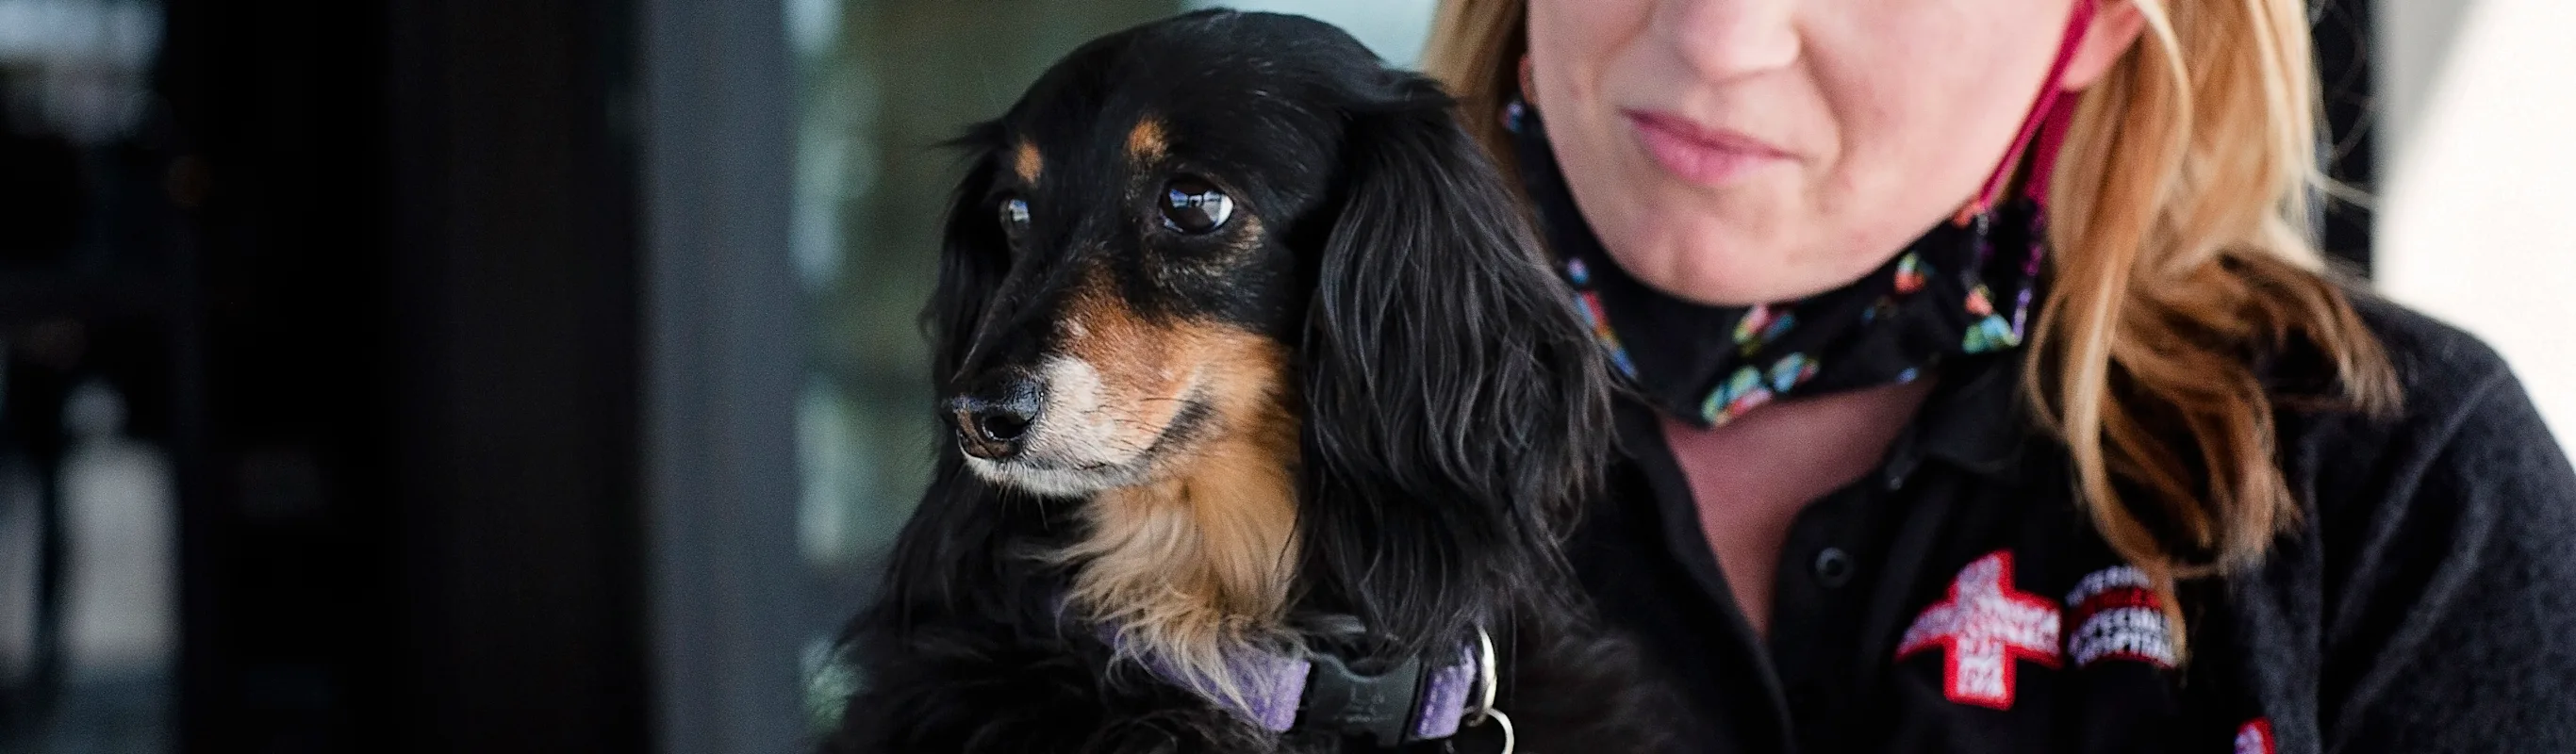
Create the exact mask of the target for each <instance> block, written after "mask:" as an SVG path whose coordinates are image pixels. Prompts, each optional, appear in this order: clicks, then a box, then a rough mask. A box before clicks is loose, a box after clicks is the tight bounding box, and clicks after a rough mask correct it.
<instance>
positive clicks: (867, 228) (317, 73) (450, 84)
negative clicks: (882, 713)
mask: <svg viewBox="0 0 2576 754" xmlns="http://www.w3.org/2000/svg"><path fill="white" fill-rule="evenodd" d="M778 2H779V0H747V1H719V0H557V1H554V2H525V1H524V0H514V1H501V0H389V1H387V2H370V1H367V0H235V1H234V2H226V3H216V2H209V1H208V0H0V754H15V753H17V752H31V753H32V752H176V751H187V752H263V753H265V752H340V751H360V750H364V751H422V752H427V751H441V752H445V751H457V752H466V751H471V752H519V751H527V752H539V751H543V752H556V753H560V752H643V751H658V752H674V753H679V752H687V753H699V752H710V753H712V752H776V751H783V750H789V749H792V748H793V746H794V744H795V742H796V741H798V740H799V739H800V738H801V737H802V736H804V735H805V733H806V731H807V730H809V728H810V727H811V726H814V725H817V724H820V723H822V722H824V721H826V720H827V719H828V714H829V711H830V709H829V707H830V705H829V704H828V703H818V700H829V699H831V698H833V696H834V695H835V694H836V693H838V692H839V691H840V690H842V689H846V688H847V686H848V684H849V683H850V679H848V678H846V677H841V676H838V675H835V674H833V673H831V672H827V668H828V667H829V666H828V664H827V663H825V662H824V661H823V660H824V655H823V648H824V647H825V646H826V644H827V643H828V641H829V639H830V638H831V637H832V635H833V634H834V632H835V631H836V630H837V629H838V627H839V624H840V622H841V621H842V620H844V619H845V618H846V617H847V616H848V615H849V614H850V613H851V612H852V611H853V610H854V609H856V608H857V607H858V606H859V605H860V604H862V603H863V602H864V601H865V600H867V599H868V596H869V589H870V582H871V580H872V578H873V572H874V571H873V569H874V565H875V564H876V563H877V562H878V561H879V560H880V559H881V557H882V555H883V553H884V551H885V548H886V547H887V545H888V542H889V540H890V539H891V537H892V535H893V533H894V532H895V530H896V528H897V526H898V525H899V524H900V522H901V521H902V519H903V517H904V516H905V515H906V514H907V513H908V511H909V508H910V506H911V504H912V501H913V498H914V496H915V495H916V494H917V493H918V491H919V490H920V488H921V486H922V485H923V483H924V482H925V479H924V477H925V474H926V470H927V469H928V466H929V463H928V460H929V454H930V452H931V448H932V447H933V444H934V443H935V442H936V441H937V438H938V437H939V434H938V433H937V432H936V431H935V430H934V429H933V428H932V426H931V425H930V423H929V419H930V413H929V411H928V410H927V406H928V405H929V396H928V394H927V380H926V374H925V367H924V358H925V353H924V349H923V346H922V343H921V341H920V339H919V337H918V334H917V330H916V328H915V326H914V320H913V315H914V312H915V311H916V309H917V308H918V307H919V305H920V303H921V300H922V298H923V296H924V294H925V291H926V289H927V288H928V286H929V283H930V278H931V270H932V256H933V254H934V249H935V243H934V238H933V233H934V225H935V222H936V220H937V215H938V212H939V211H940V209H941V207H942V206H943V199H944V195H945V193H946V192H947V191H948V189H949V187H950V186H951V184H952V183H953V182H954V180H955V179H956V177H957V172H958V170H959V169H960V167H961V166H960V165H959V164H958V163H957V162H956V161H955V159H954V158H953V156H952V155H949V154H946V153H943V152H941V151H939V150H936V149H934V148H931V147H930V145H931V144H932V143H934V142H936V141H938V140H940V139H943V138H945V137H948V136H950V135H953V134H955V133H956V132H957V131H958V130H959V128H960V127H961V126H962V125H963V124H965V123H967V122H969V121H972V120H976V119H980V118H985V117H990V116H992V115H994V114H996V113H998V112H999V111H1000V110H1001V109H1002V108H1003V107H1005V106H1006V105H1007V104H1008V103H1009V102H1010V101H1011V99H1012V98H1014V97H1015V96H1016V95H1017V94H1018V93H1019V91H1020V89H1021V87H1022V86H1023V85H1025V83H1026V82H1027V81H1028V80H1030V79H1031V78H1032V77H1034V75H1035V74H1036V73H1037V72H1038V71H1039V70H1040V69H1041V68H1042V67H1043V66H1044V65H1045V64H1047V63H1048V62H1050V61H1052V60H1053V59H1054V58H1055V57H1057V56H1058V55H1061V54H1062V53H1064V52H1065V51H1067V50H1069V49H1071V48H1072V47H1073V46H1074V45H1076V44H1078V43H1080V42H1081V41H1084V40H1086V39H1088V38H1090V37H1092V36H1095V35H1098V34H1102V33H1106V32H1108V31H1112V30H1115V29H1118V28H1121V27H1124V26H1127V25H1129V24H1132V23H1136V22H1139V21H1142V20H1146V19H1150V18H1154V17H1157V16H1162V15H1166V14H1170V13H1173V12H1176V11H1180V10H1186V9H1189V8H1193V7H1198V6H1199V5H1201V4H1202V3H1198V2H1179V1H1176V0H1085V1H1082V2H1039V1H1037V0H783V4H777V3H778ZM1226 4H1228V5H1234V6H1238V7H1258V8H1268V9H1277V10H1287V11H1293V12H1302V13H1307V14H1310V15H1316V16H1320V17H1323V18H1325V19H1327V20H1331V21H1334V22H1337V23H1340V24H1342V25H1344V26H1345V27H1347V28H1350V29H1351V30H1352V31H1353V32H1354V33H1355V34H1356V35H1357V36H1358V37H1359V38H1360V39H1361V40H1363V41H1365V42H1367V43H1369V44H1370V45H1371V46H1372V47H1373V48H1375V49H1377V50H1378V51H1379V52H1380V53H1381V54H1383V55H1384V56H1386V57H1388V58H1389V59H1391V60H1394V61H1396V62H1399V63H1405V64H1410V63H1412V62H1413V61H1414V60H1415V58H1416V57H1417V56H1418V54H1419V51H1420V48H1421V42H1422V35H1423V32H1424V29H1425V27H1426V25H1427V24H1428V22H1429V21H1430V17H1431V12H1432V2H1431V1H1430V0H1310V1H1306V2H1299V1H1297V0H1277V1H1275V2H1263V3H1226ZM2313 21H2314V25H2315V28H2316V31H2317V33H2318V35H2319V42H2320V44H2319V53H2320V57H2321V58H2322V60H2323V62H2324V64H2325V68H2326V76H2325V81H2326V84H2327V89H2328V91H2327V93H2326V94H2327V97H2326V101H2327V114H2328V116H2329V120H2330V121H2331V125H2332V129H2331V130H2332V132H2331V133H2330V134H2327V135H2325V137H2323V138H2321V139H2320V143H2319V148H2320V150H2322V151H2323V153H2324V154H2327V155H2328V156H2330V157H2331V158H2332V160H2333V174H2334V176H2335V177H2336V178H2338V179H2340V180H2342V181H2344V182H2346V183H2349V184H2351V185H2353V186H2355V187H2358V188H2360V189H2363V190H2364V191H2366V192H2368V193H2369V194H2371V195H2372V196H2373V197H2375V198H2374V199H2372V200H2371V201H2369V202H2364V203H2359V204H2350V205H2344V206H2339V207H2337V208H2335V209H2334V210H2332V211H2331V212H2329V213H2327V214H2326V215H2325V216H2323V217H2321V218H2320V220H2321V222H2320V228H2321V234H2322V237H2323V238H2324V239H2325V243H2326V246H2327V247H2328V248H2329V249H2330V250H2331V251H2332V252H2333V253H2334V254H2336V255H2337V256H2338V257H2340V258H2342V259H2343V260H2345V261H2346V262H2348V263H2349V264H2351V265H2352V266H2353V267H2354V268H2355V269H2358V270H2363V271H2366V272H2367V273H2369V274H2370V275H2371V276H2372V277H2373V279H2374V281H2375V284H2376V285H2377V286H2379V287H2380V288H2381V289H2382V290H2383V291H2385V292H2387V293H2389V294H2390V295H2393V296H2396V297H2397V298H2399V299H2401V300H2404V301H2407V302H2409V303H2412V304H2414V305H2417V306H2419V307H2423V308H2425V309H2427V310H2429V311H2432V312H2433V313H2435V314H2437V315H2439V316H2442V317H2444V318H2446V319H2449V320H2451V321H2453V322H2455V323H2458V324H2461V325H2463V326H2466V327H2468V328H2470V329H2472V330H2474V331H2476V332H2478V333H2479V334H2481V335H2483V336H2485V337H2486V338H2488V339H2489V340H2490V342H2492V343H2495V344H2496V345H2497V346H2498V347H2499V348H2501V349H2502V350H2504V351H2505V353H2506V355H2507V357H2508V358H2509V359H2510V360H2511V361H2512V362H2513V363H2514V364H2515V366H2516V368H2517V369H2518V370H2520V371H2521V373H2522V374H2523V376H2524V379H2525V381H2526V382H2527V383H2528V384H2529V386H2530V387H2531V389H2532V392H2533V393H2534V395H2535V396H2536V397H2537V398H2538V399H2539V400H2540V401H2541V403H2542V404H2543V408H2544V410H2545V411H2546V412H2547V413H2548V414H2549V416H2550V418H2551V421H2552V422H2553V424H2554V426H2556V427H2557V428H2558V430H2559V432H2560V433H2561V436H2562V437H2567V436H2569V433H2570V432H2571V431H2576V336H2571V335H2569V334H2568V333H2569V332H2570V330H2571V328H2570V327H2569V325H2568V324H2567V323H2568V322H2569V321H2570V320H2576V293H2571V289H2576V210H2571V209H2570V208H2571V207H2576V174H2571V169H2576V141H2571V140H2570V139H2569V138H2568V135H2569V134H2576V79H2570V77H2569V76H2568V74H2569V73H2570V72H2576V46H2569V45H2566V44H2564V43H2562V42H2559V41H2558V37H2560V36H2562V35H2564V34H2565V33H2567V32H2568V31H2571V30H2576V4H2570V3H2567V2H2565V0H2475V1H2474V2H2463V1H2461V0H2378V2H2376V3H2371V2H2363V1H2362V0H2345V1H2344V2H2326V3H2320V5H2319V6H2318V7H2317V8H2316V12H2315V15H2314V18H2313Z"/></svg>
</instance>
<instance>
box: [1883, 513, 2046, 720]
mask: <svg viewBox="0 0 2576 754" xmlns="http://www.w3.org/2000/svg"><path fill="white" fill-rule="evenodd" d="M2012 574H2013V566H2012V551H2010V550H1997V551H1995V552H1994V553H1992V554H1989V555H1987V556H1985V557H1982V558H1978V559H1976V560H1975V561H1974V562H1970V563H1969V564H1968V566H1967V567H1966V568H1961V569H1959V578H1958V580H1956V581H1952V582H1950V597H1949V599H1945V600H1942V601H1941V602H1939V603H1936V604H1934V605H1933V606H1932V607H1930V608H1927V609H1925V610H1924V611H1923V615H1922V617H1919V618H1915V619H1914V625H1913V626H1912V627H1910V628H1907V629H1905V640H1904V641H1903V642H1902V643H1900V644H1898V645H1897V647H1896V659H1898V660H1903V659H1905V658H1906V657H1909V656H1911V655H1913V654H1914V653H1916V652H1921V651H1923V650H1926V649H1932V648H1936V647H1937V648H1941V649H1944V650H1947V652H1948V655H1949V656H1948V658H1947V662H1946V663H1944V664H1943V665H1942V667H1941V683H1942V686H1943V688H1944V693H1945V694H1946V695H1947V696H1948V697H1949V698H1950V701H1953V702H1958V703H1960V704H1974V705H1978V706H1981V707H1991V708H1994V709H2011V708H2012V703H2013V674H2014V663H2013V660H2014V659H2015V658H2019V659H2025V660H2029V661H2031V662H2036V663H2039V664H2040V665H2041V666H2042V667H2049V668H2054V667H2057V656H2058V655H2057V636H2058V619H2059V617H2058V614H2057V605H2056V604H2054V603H2051V602H2049V601H2048V598H2046V597H2041V596H2039V595H2036V594H2032V593H2029V592H2023V591H2017V590H2015V589H2013V584H2012Z"/></svg>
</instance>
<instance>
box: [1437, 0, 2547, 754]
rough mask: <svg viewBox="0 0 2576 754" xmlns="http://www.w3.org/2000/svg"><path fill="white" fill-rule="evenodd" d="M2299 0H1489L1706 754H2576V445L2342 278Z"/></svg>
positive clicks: (1686, 727) (1465, 68) (1449, 47)
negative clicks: (2316, 212)
mask: <svg viewBox="0 0 2576 754" xmlns="http://www.w3.org/2000/svg"><path fill="white" fill-rule="evenodd" d="M2307 33H2308V32H2307V16H2306V12H2305V9H2304V7H2303V6H2302V4H2301V3H2300V2H2299V1H2298V0H2072V2H2070V0H1975V1H1973V2H1970V1H1967V0H1832V1H1826V0H1446V2H1444V4H1443V6H1442V9H1441V15H1440V21H1439V22H1438V30H1437V32H1436V36H1435V38H1434V41H1433V47H1432V51H1431V56H1430V62H1431V67H1432V69H1433V72H1434V73H1435V74H1438V75H1440V76H1442V77H1443V78H1444V79H1446V80H1447V81H1448V82H1450V84H1451V85H1452V86H1453V88H1455V89H1456V90H1457V91H1458V92H1459V94H1460V95H1461V99H1462V101H1463V106H1464V107H1466V108H1468V109H1469V110H1470V113H1469V114H1470V115H1471V116H1472V118H1473V121H1474V122H1476V123H1483V124H1487V125H1486V127H1485V129H1484V132H1483V133H1481V134H1480V136H1481V137H1482V138H1484V139H1485V141H1486V143H1487V145H1488V146H1489V147H1490V148H1491V149H1492V151H1493V152H1494V153H1495V154H1496V156H1497V157H1498V158H1500V159H1501V160H1503V161H1504V162H1505V163H1506V165H1509V166H1512V167H1514V168H1515V171H1516V172H1517V173H1518V174H1519V176H1520V177H1521V178H1522V180H1523V182H1524V184H1525V186H1526V188H1527V190H1528V192H1529V198H1530V199H1531V202H1532V205H1533V206H1534V207H1535V210H1536V214H1537V217H1538V219H1539V221H1540V224H1541V225H1542V226H1543V228H1544V229H1545V230H1546V231H1547V234H1548V237H1549V239H1550V241H1551V245H1552V246H1553V251H1554V253H1555V255H1556V259H1557V261H1558V262H1559V263H1561V264H1562V265H1563V266H1564V267H1565V270H1566V273H1567V275H1568V277H1569V279H1570V280H1571V281H1572V282H1573V283H1574V284H1575V285H1576V287H1577V288H1578V289H1579V290H1580V291H1581V298H1582V301H1583V304H1584V306H1585V309H1586V311H1588V312H1589V313H1590V314H1591V315H1592V316H1593V317H1594V320H1595V324H1596V325H1597V334H1598V336H1599V337H1600V339H1601V340H1602V342H1603V345H1604V348H1605V350H1606V351H1607V352H1608V354H1609V357H1610V358H1611V359H1612V360H1613V361H1614V363H1615V364H1617V365H1618V367H1619V368H1620V370H1621V371H1622V372H1624V373H1626V374H1627V375H1628V376H1629V377H1630V378H1632V379H1631V380H1630V382H1631V384H1632V386H1633V387H1634V391H1633V395H1632V397H1631V398H1630V399H1628V400H1627V401H1626V402H1625V406H1624V408H1623V411H1624V413H1625V414H1626V416H1625V418H1624V419H1623V424H1622V427H1623V428H1622V433H1621V434H1622V440H1623V443H1624V444H1625V445H1626V451H1627V457H1628V460H1627V461H1625V462H1623V464H1622V465H1621V467H1620V468H1619V469H1618V470H1617V471H1616V473H1614V475H1613V477H1612V478H1613V484H1612V485H1610V488H1609V489H1608V490H1607V491H1606V492H1605V496H1604V499H1603V500H1602V501H1601V503H1600V504H1599V505H1597V506H1595V507H1594V509H1593V510H1592V511H1591V512H1590V513H1589V518H1588V519H1587V522H1586V524H1585V528H1584V530H1583V532H1582V534H1581V535H1579V536H1578V537H1577V540H1576V542H1575V543H1574V549H1573V558H1574V561H1575V564H1576V566H1577V567H1578V569H1579V570H1580V571H1581V572H1582V574H1583V576H1584V578H1585V580H1586V582H1587V583H1588V584H1589V585H1590V587H1591V588H1592V589H1593V590H1594V592H1595V596H1596V597H1597V598H1598V600H1599V601H1600V603H1601V604H1602V609H1603V611H1604V613H1605V614H1606V615H1607V616H1608V618H1609V619H1610V620H1611V621H1612V623H1614V624H1615V625H1617V626H1619V627H1620V628H1622V629H1624V630H1627V631H1629V632H1632V633H1633V634H1635V635H1636V636H1637V637H1638V638H1640V639H1641V640H1642V641H1643V642H1644V644H1645V645H1646V646H1647V647H1648V648H1649V651H1650V653H1651V655H1652V656H1653V658H1654V659H1655V660H1657V663H1656V664H1657V665H1658V666H1660V667H1663V668H1668V669H1669V670H1670V672H1669V673H1667V674H1666V675H1667V676H1668V677H1665V678H1661V679H1653V680H1657V681H1660V682H1664V683H1669V684H1671V685H1672V687H1673V688H1675V689H1676V690H1677V694H1678V696H1679V698H1680V699H1681V700H1682V702H1684V704H1685V705H1686V709H1687V710H1688V712H1687V713H1686V714H1684V715H1682V716H1681V718H1682V719H1678V720H1675V721H1674V725H1675V726H1676V730H1677V731H1679V732H1680V734H1681V735H1682V736H1683V739H1684V740H1683V742H1682V743H1681V745H1680V746H1679V747H1677V749H1676V750H1680V751H1693V752H1723V751H1781V750H1787V749H1795V750H1801V751H1846V750H1849V751H2050V752H2059V751H2070V752H2072V751H2114V750H2116V751H2138V750H2145V751H2167V750H2170V751H2204V752H2206V751H2226V750H2230V748H2231V747H2233V750H2235V751H2253V752H2307V751H2338V752H2342V751H2464V750H2516V751H2568V750H2576V473H2572V472H2571V471H2570V469H2569V466H2568V461H2567V456H2566V455H2565V454H2564V453H2563V452H2562V451H2561V450H2560V449H2559V448H2558V447H2557V446H2556V445H2555V444H2554V443H2553V442H2552V440H2551V439H2550V436H2549V434H2548V433H2547V431H2546V430H2545V429H2544V428H2543V426H2542V425H2541V422H2540V420H2539V419H2538V417H2537V416H2536V415H2535V413H2534V411H2533V408H2532V406H2531V404H2530V401H2529V399H2528V397H2527V396H2526V395H2525V394H2524V392H2523V389H2522V387H2521V386H2520V385H2519V384H2518V383H2516V382H2515V380H2514V378H2513V377H2512V376H2511V374H2510V373H2509V372H2508V370H2507V369H2506V367H2505V366H2504V364H2503V363H2502V362H2501V361H2500V360H2499V359H2498V358H2497V357H2496V355H2495V354H2494V353H2493V352H2491V351H2490V350H2488V349H2487V348H2486V347H2484V346H2483V345H2481V344H2479V343H2478V342H2476V341H2475V340H2473V339H2471V338H2470V337H2469V336H2467V335H2464V334H2462V333H2460V332H2458V331H2455V330H2452V329H2449V328H2447V327H2444V326H2442V325H2439V324H2436V323H2434V322H2432V321H2429V320H2427V319H2425V318H2423V317H2421V316H2419V315H2416V314H2413V313H2410V312H2407V311H2405V310H2403V309H2400V308H2397V307H2395V306H2392V305H2389V304H2387V303H2384V302H2380V301H2378V300H2375V299H2372V298H2369V297H2368V296H2366V295H2364V294H2362V293H2358V292H2351V291H2347V290H2346V289H2345V288H2343V287H2341V286H2340V285H2339V284H2338V283H2337V281H2336V280H2335V278H2333V277H2332V276H2331V275H2329V274H2327V273H2325V272H2323V271H2321V269H2320V265H2319V264H2318V263H2317V261H2316V260H2317V259H2318V255H2317V254H2316V253H2315V252H2314V250H2313V249H2311V248H2310V247H2309V245H2308V243H2307V241H2305V240H2304V236H2305V233H2304V231H2303V227H2304V226H2305V224H2306V219H2305V218H2306V217H2307V214H2306V213H2307V212H2308V211H2309V209H2308V202H2307V197H2308V196H2309V192H2310V190H2311V187H2313V186H2316V185H2317V184H2318V180H2317V173H2316V166H2315V161H2314V156H2313V155H2314V149H2315V133H2316V132H2315V123H2314V121H2313V112H2314V110H2315V101H2314V98H2315V93H2316V81H2315V75H2314V70H2313V67H2312V64H2311V62H2310V51H2309V39H2308V37H2307Z"/></svg>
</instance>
